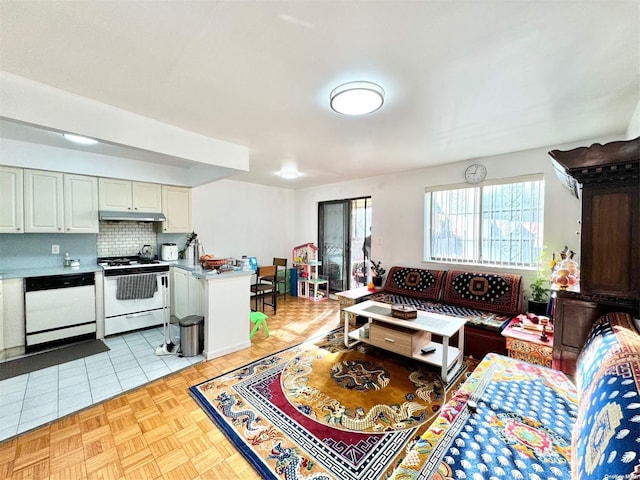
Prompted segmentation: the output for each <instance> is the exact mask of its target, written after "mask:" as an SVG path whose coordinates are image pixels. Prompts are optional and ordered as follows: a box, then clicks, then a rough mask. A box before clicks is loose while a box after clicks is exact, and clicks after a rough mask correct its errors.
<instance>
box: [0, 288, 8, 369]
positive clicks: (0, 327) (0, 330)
mask: <svg viewBox="0 0 640 480" xmlns="http://www.w3.org/2000/svg"><path fill="white" fill-rule="evenodd" d="M6 358H7V354H6V353H5V351H4V297H3V296H2V279H0V361H1V360H5V359H6Z"/></svg>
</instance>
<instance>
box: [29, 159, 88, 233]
mask: <svg viewBox="0 0 640 480" xmlns="http://www.w3.org/2000/svg"><path fill="white" fill-rule="evenodd" d="M24 219H25V228H24V231H25V232H27V233H98V182H97V179H96V178H95V177H88V176H84V175H73V174H62V173H59V172H47V171H44V170H24Z"/></svg>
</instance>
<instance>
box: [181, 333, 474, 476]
mask: <svg viewBox="0 0 640 480" xmlns="http://www.w3.org/2000/svg"><path fill="white" fill-rule="evenodd" d="M466 370H467V367H466V365H465V366H464V368H463V369H461V371H460V372H459V374H458V375H457V377H456V378H455V379H454V380H453V381H452V382H450V384H449V385H447V386H445V385H444V384H443V383H442V381H441V379H440V377H439V375H438V374H437V373H436V372H435V371H433V370H431V369H430V368H429V367H428V366H426V365H423V364H420V363H419V362H415V361H411V360H409V359H405V358H404V357H401V356H395V355H393V354H390V353H389V352H383V351H377V350H373V351H371V352H369V353H360V352H358V351H357V350H354V349H347V348H346V347H345V346H344V344H343V339H342V334H341V332H340V331H339V330H338V331H334V332H331V333H330V334H328V335H326V336H324V337H322V338H319V339H317V340H316V341H309V342H305V343H303V344H300V345H297V346H295V347H293V348H290V349H287V350H283V351H281V352H278V353H276V354H273V355H270V356H267V357H265V358H262V359H260V360H257V361H255V362H252V363H250V364H248V365H245V366H244V367H241V368H239V369H236V370H233V371H231V372H228V373H225V374H223V375H220V376H218V377H215V378H212V379H210V380H207V381H206V382H203V383H201V384H199V385H196V386H193V387H191V388H190V393H191V395H192V396H193V398H194V399H195V400H196V401H197V402H198V403H199V405H200V406H201V407H202V408H203V409H204V410H205V411H206V413H207V414H208V415H209V417H210V418H211V419H212V420H213V421H214V422H215V423H216V425H217V426H218V427H220V429H221V430H222V431H223V432H224V433H225V434H226V435H227V437H228V438H229V439H230V440H231V441H232V442H233V444H234V445H235V446H236V448H238V450H239V451H240V452H241V453H242V454H243V455H244V456H245V458H246V459H247V460H248V461H249V462H250V463H251V464H252V465H253V466H254V468H255V469H256V470H257V471H258V472H259V473H260V475H261V476H262V477H263V478H265V479H286V480H294V479H302V478H304V479H308V480H310V479H314V480H319V479H327V480H328V479H340V480H356V479H371V480H374V479H376V480H377V479H382V478H386V477H388V476H389V475H390V474H391V472H392V471H393V469H394V468H395V467H396V466H397V465H398V464H399V462H400V461H401V460H402V458H403V457H404V456H405V455H406V452H407V451H408V449H409V448H410V447H411V446H412V445H413V443H414V442H415V441H416V440H417V439H418V438H419V436H420V435H421V434H422V433H423V432H424V431H425V430H426V428H427V427H428V426H429V424H430V423H431V421H433V419H434V418H435V417H436V415H437V414H438V412H439V411H440V409H441V407H442V405H443V404H444V403H445V402H446V398H447V397H448V396H450V393H451V392H452V390H453V387H454V386H456V385H458V384H460V383H461V381H462V379H463V378H465V377H466V374H465V372H466Z"/></svg>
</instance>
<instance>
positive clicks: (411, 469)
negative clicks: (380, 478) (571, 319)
mask: <svg viewBox="0 0 640 480" xmlns="http://www.w3.org/2000/svg"><path fill="white" fill-rule="evenodd" d="M637 322H638V320H635V321H634V319H633V318H632V317H631V316H630V315H628V314H626V313H609V314H607V315H605V316H603V317H601V318H600V319H598V320H597V321H596V323H595V324H594V325H593V327H592V329H591V331H590V332H589V335H588V337H587V341H586V344H585V347H584V348H583V350H582V352H581V354H580V356H579V358H578V365H577V373H576V379H575V384H574V383H573V382H572V381H571V380H570V379H569V378H567V377H566V376H565V375H564V374H563V373H562V372H560V371H557V370H552V369H549V368H546V367H542V366H538V365H533V364H530V363H527V362H523V361H520V360H516V359H513V358H509V357H504V356H502V355H497V354H493V353H491V354H488V355H487V356H486V357H485V358H484V359H483V360H482V362H480V364H479V365H478V367H477V368H476V369H475V370H474V371H473V373H472V374H471V375H470V376H469V378H468V379H467V381H466V382H465V383H464V384H463V385H462V386H461V387H460V389H458V390H457V391H456V393H455V394H454V395H453V397H452V398H451V400H450V401H449V402H447V403H446V404H445V405H444V406H443V408H442V410H441V411H440V414H439V416H438V417H437V418H436V420H435V421H434V422H433V423H432V424H431V426H430V427H429V429H428V430H427V431H426V432H425V433H424V434H423V435H422V436H421V437H420V438H419V439H418V440H417V441H416V443H415V444H414V445H413V446H412V447H411V449H410V450H409V451H408V452H407V455H406V456H405V457H404V459H403V461H402V463H401V464H400V465H399V466H398V467H397V468H396V470H395V472H394V473H393V475H392V478H394V479H395V480H415V479H424V480H426V479H435V480H445V479H446V480H449V479H462V478H466V479H476V478H478V479H487V480H488V479H491V480H506V479H508V480H520V479H521V480H525V479H526V480H567V479H573V480H638V479H640V447H639V445H640V331H639V330H638V328H639V325H638V323H637ZM474 402H475V403H474Z"/></svg>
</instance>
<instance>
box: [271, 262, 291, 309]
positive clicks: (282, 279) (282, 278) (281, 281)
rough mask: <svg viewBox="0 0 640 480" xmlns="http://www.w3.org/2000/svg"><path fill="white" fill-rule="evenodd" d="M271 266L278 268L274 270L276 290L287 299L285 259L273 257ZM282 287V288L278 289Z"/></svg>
mask: <svg viewBox="0 0 640 480" xmlns="http://www.w3.org/2000/svg"><path fill="white" fill-rule="evenodd" d="M273 264H274V265H275V266H276V267H278V268H277V270H276V284H277V285H276V290H277V291H278V293H279V294H280V295H281V296H284V298H285V299H286V298H287V273H288V270H287V259H286V258H277V257H273ZM280 285H282V288H280Z"/></svg>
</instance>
